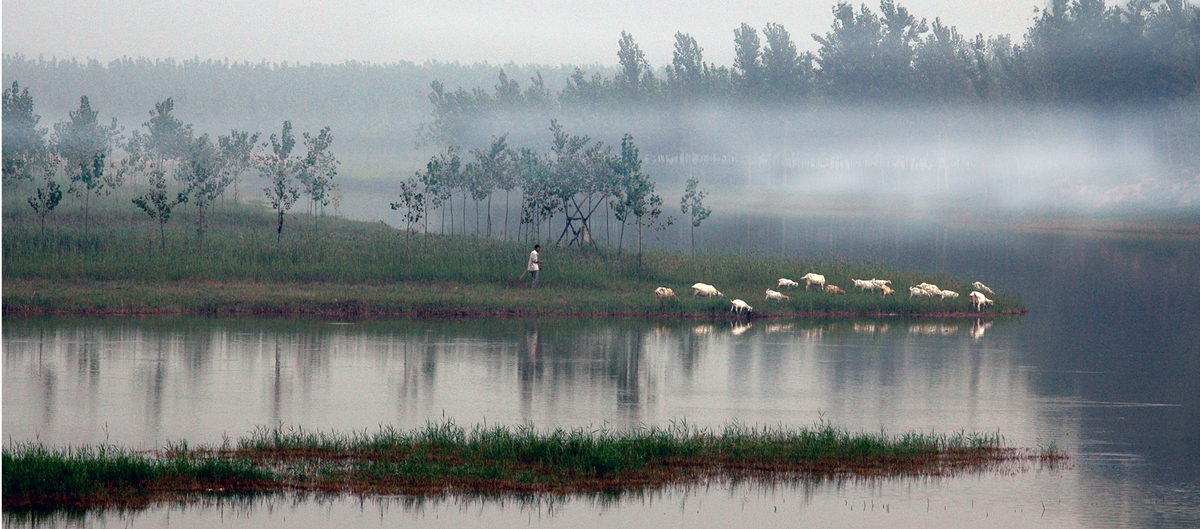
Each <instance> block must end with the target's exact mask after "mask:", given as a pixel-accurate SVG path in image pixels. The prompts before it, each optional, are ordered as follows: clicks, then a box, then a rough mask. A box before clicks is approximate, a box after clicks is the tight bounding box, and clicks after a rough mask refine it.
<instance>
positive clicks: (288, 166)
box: [258, 121, 300, 240]
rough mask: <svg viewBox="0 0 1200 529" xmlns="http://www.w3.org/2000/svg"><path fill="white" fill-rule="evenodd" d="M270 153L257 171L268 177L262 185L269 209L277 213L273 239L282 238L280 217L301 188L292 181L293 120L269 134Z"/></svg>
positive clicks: (260, 163)
mask: <svg viewBox="0 0 1200 529" xmlns="http://www.w3.org/2000/svg"><path fill="white" fill-rule="evenodd" d="M270 145H271V153H270V154H267V155H265V156H263V157H262V158H261V159H260V161H259V163H258V170H259V172H260V173H261V174H262V175H263V176H264V177H266V178H268V179H270V181H271V185H270V186H268V187H265V188H263V193H264V194H265V195H266V197H267V201H268V202H270V203H271V209H273V210H275V211H276V212H277V213H278V214H279V226H278V227H277V228H276V230H275V234H276V235H275V238H276V240H280V239H282V238H283V216H284V214H285V213H287V211H288V210H289V209H292V206H294V205H295V204H296V201H297V200H299V199H300V189H299V188H297V187H296V185H295V184H294V183H293V182H294V181H295V173H296V172H297V167H296V166H297V163H296V161H295V160H292V158H291V155H292V149H293V148H295V147H296V137H295V136H293V135H292V122H291V121H284V122H283V130H282V131H281V132H280V133H279V135H278V136H276V135H275V134H272V135H271V143H270Z"/></svg>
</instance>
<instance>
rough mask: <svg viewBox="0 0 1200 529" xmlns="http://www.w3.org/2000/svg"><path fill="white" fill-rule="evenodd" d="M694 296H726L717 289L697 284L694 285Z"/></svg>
mask: <svg viewBox="0 0 1200 529" xmlns="http://www.w3.org/2000/svg"><path fill="white" fill-rule="evenodd" d="M692 295H693V296H700V297H705V298H707V297H712V296H724V295H725V294H722V293H721V291H720V290H717V287H714V286H712V285H709V284H705V283H696V284H695V285H692Z"/></svg>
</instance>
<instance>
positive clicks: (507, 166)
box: [469, 134, 512, 239]
mask: <svg viewBox="0 0 1200 529" xmlns="http://www.w3.org/2000/svg"><path fill="white" fill-rule="evenodd" d="M471 153H472V154H474V155H475V164H474V168H475V171H474V172H473V174H472V176H471V178H469V180H470V189H471V198H472V199H474V200H475V203H476V204H477V205H478V203H479V202H480V201H482V200H483V199H484V198H486V199H487V201H488V205H487V237H488V238H489V239H490V238H491V237H492V193H493V192H494V191H495V189H496V187H498V186H499V185H500V184H501V183H502V182H504V181H505V179H507V178H508V176H507V175H508V174H509V173H511V172H512V160H511V159H510V158H509V154H510V151H509V149H508V134H502V135H500V136H499V137H493V138H492V145H491V147H490V148H488V149H487V150H481V149H477V150H472V151H471ZM469 172H470V171H469ZM477 207H478V206H477ZM506 229H507V226H506ZM475 231H476V232H478V231H479V227H478V216H477V220H476V228H475Z"/></svg>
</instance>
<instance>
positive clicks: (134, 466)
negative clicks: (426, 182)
mask: <svg viewBox="0 0 1200 529" xmlns="http://www.w3.org/2000/svg"><path fill="white" fill-rule="evenodd" d="M3 456H4V460H3V464H4V488H3V490H4V493H3V494H4V498H3V504H4V509H5V510H6V511H21V510H31V509H33V510H42V509H59V508H89V507H105V506H112V507H139V506H145V505H148V504H151V503H155V502H162V501H186V499H187V497H188V495H190V494H244V493H262V492H270V493H281V492H283V493H286V492H307V491H311V492H322V493H354V494H406V495H417V496H429V495H438V494H446V493H456V494H470V493H489V494H496V493H500V494H503V493H517V494H529V493H552V494H571V493H588V492H620V491H628V490H641V489H645V488H651V487H663V486H671V485H686V484H692V483H703V482H711V481H713V480H746V479H750V480H754V479H758V480H766V481H772V480H773V481H779V480H802V479H809V478H815V477H821V476H839V475H840V476H859V477H886V476H918V475H921V476H944V475H953V474H955V473H958V472H969V471H979V470H988V469H993V468H997V467H999V466H1001V465H1004V464H1006V463H1013V462H1017V463H1021V462H1034V463H1055V462H1057V461H1060V460H1063V459H1065V457H1066V456H1065V455H1063V454H1062V453H1060V452H1059V451H1057V449H1056V448H1054V447H1053V446H1051V447H1049V448H1041V449H1036V450H1034V449H1017V448H1010V447H1005V446H1003V443H1002V439H1001V437H1000V435H999V434H966V433H958V434H951V435H939V434H920V433H908V434H903V435H888V434H886V433H883V432H881V433H877V434H851V433H850V432H848V431H845V430H842V429H838V428H835V427H833V426H831V425H828V424H824V423H822V424H818V425H816V426H814V427H812V428H787V427H767V428H754V427H746V426H741V425H736V424H733V425H727V426H726V427H725V428H724V429H723V430H720V431H715V430H710V429H700V428H694V427H690V426H688V425H686V424H683V423H675V424H673V425H671V426H669V427H664V428H655V427H652V428H640V429H634V430H629V431H613V430H607V429H593V430H587V429H575V430H569V431H568V430H563V429H557V430H553V431H538V430H537V429H535V428H534V427H533V426H532V425H528V424H526V425H522V426H515V427H505V426H497V427H481V426H477V427H475V428H473V429H470V430H468V429H464V428H462V427H460V426H458V425H456V424H454V423H453V422H449V421H448V422H444V423H442V424H430V425H429V426H427V427H425V428H423V429H415V430H412V431H407V432H404V431H398V430H395V429H392V428H388V427H383V428H380V429H379V430H378V431H377V432H374V433H368V432H365V431H364V432H354V433H350V434H338V433H332V432H330V433H323V432H310V431H304V430H301V429H285V428H283V427H275V428H259V429H258V430H256V431H254V432H253V433H252V434H251V435H250V436H248V437H246V438H243V439H240V440H238V441H236V442H231V441H228V440H227V441H226V442H225V443H224V444H222V445H221V446H201V447H192V446H189V445H188V444H187V443H186V442H182V441H180V442H175V443H172V444H169V445H168V446H167V448H165V449H163V450H158V451H152V452H134V451H132V450H129V449H125V448H121V447H116V446H108V445H102V446H97V447H80V448H64V449H55V448H47V447H45V446H42V445H40V444H36V443H15V444H12V445H10V446H7V447H5V448H4V454H3Z"/></svg>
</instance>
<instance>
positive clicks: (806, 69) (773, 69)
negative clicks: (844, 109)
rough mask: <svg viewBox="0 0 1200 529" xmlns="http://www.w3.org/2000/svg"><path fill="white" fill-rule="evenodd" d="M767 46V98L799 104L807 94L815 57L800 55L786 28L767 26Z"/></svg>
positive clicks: (764, 63)
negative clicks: (798, 101)
mask: <svg viewBox="0 0 1200 529" xmlns="http://www.w3.org/2000/svg"><path fill="white" fill-rule="evenodd" d="M763 36H764V37H766V39H767V45H766V46H765V47H763V51H762V71H763V85H764V89H765V91H766V94H767V97H768V98H770V99H773V100H775V101H796V100H798V99H800V98H802V97H804V96H805V95H806V93H807V88H808V84H809V75H810V74H811V72H812V56H811V55H809V54H804V55H801V54H799V53H798V52H797V51H796V44H795V43H794V42H792V37H791V36H790V35H788V32H787V30H786V29H784V28H783V26H782V25H779V24H767V27H766V29H764V30H763Z"/></svg>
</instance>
